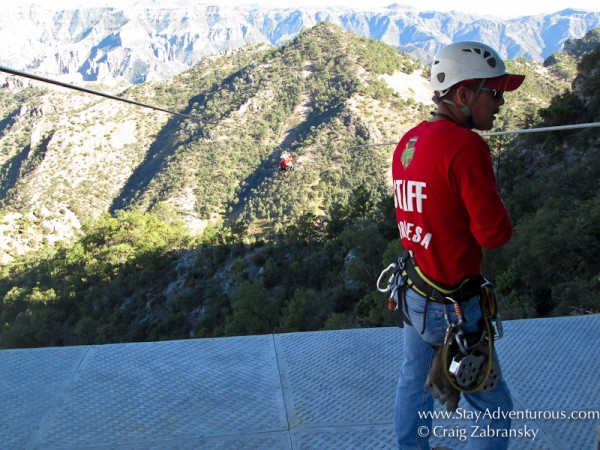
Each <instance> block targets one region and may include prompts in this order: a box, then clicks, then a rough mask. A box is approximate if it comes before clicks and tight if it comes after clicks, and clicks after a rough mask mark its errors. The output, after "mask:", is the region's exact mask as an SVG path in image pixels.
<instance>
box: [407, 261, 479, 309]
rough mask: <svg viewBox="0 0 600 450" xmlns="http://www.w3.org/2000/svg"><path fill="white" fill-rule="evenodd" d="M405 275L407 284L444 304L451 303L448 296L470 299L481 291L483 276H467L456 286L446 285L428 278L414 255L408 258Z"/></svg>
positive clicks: (455, 298)
mask: <svg viewBox="0 0 600 450" xmlns="http://www.w3.org/2000/svg"><path fill="white" fill-rule="evenodd" d="M403 275H405V276H406V284H407V285H408V286H409V287H410V288H411V289H413V290H414V291H416V292H417V293H419V294H420V295H422V296H423V297H425V298H428V299H429V300H431V301H434V302H437V303H443V304H449V303H451V302H450V301H449V300H448V299H447V298H446V297H451V298H453V299H454V300H456V301H457V302H463V301H467V300H470V299H471V298H473V297H474V296H476V295H479V294H480V293H481V284H482V280H483V277H481V276H479V277H475V278H465V279H464V280H463V281H461V282H460V283H459V284H458V285H457V286H455V287H448V286H444V285H442V284H440V283H437V282H435V281H433V280H431V279H430V278H428V277H427V276H426V275H425V274H424V273H423V272H422V271H421V269H420V268H419V266H417V263H416V261H415V258H414V257H410V258H408V259H407V260H406V264H405V265H404V269H403Z"/></svg>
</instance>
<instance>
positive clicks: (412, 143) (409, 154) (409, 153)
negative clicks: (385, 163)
mask: <svg viewBox="0 0 600 450" xmlns="http://www.w3.org/2000/svg"><path fill="white" fill-rule="evenodd" d="M418 139H419V138H416V137H414V138H411V139H410V140H409V141H408V142H407V143H406V147H404V150H403V151H402V157H401V158H400V160H401V161H402V167H404V169H405V170H406V168H407V167H408V165H409V164H410V162H411V161H412V159H413V156H414V155H415V147H416V145H417V140H418Z"/></svg>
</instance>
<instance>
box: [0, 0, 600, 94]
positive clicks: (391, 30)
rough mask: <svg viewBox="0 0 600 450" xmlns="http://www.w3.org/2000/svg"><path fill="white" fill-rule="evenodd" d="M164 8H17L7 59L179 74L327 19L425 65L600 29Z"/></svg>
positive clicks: (412, 15) (538, 45) (102, 75)
mask: <svg viewBox="0 0 600 450" xmlns="http://www.w3.org/2000/svg"><path fill="white" fill-rule="evenodd" d="M161 5H166V6H160V7H157V6H154V4H153V3H148V4H144V3H143V2H137V3H136V6H130V7H127V6H126V7H123V8H121V7H102V8H81V9H69V10H58V11H57V10H51V9H46V8H44V7H39V8H32V7H31V6H27V7H24V6H20V7H15V8H13V9H12V10H8V11H5V12H3V14H2V16H1V17H0V38H2V42H3V45H2V46H1V47H0V64H1V65H4V66H8V67H11V68H15V69H19V70H29V71H33V72H35V73H38V74H51V75H61V76H64V77H66V78H71V79H73V80H74V81H103V82H111V81H114V80H121V79H125V80H127V81H129V82H131V83H136V84H137V83H142V82H145V81H152V80H164V79H167V78H170V77H171V76H173V75H175V74H178V73H181V72H182V71H184V70H185V69H186V68H188V67H190V66H193V65H194V64H195V63H197V62H198V61H199V60H200V59H201V58H202V57H204V56H208V55H213V54H218V53H222V52H225V51H227V50H230V49H237V48H240V47H242V46H245V45H254V44H259V43H267V44H273V45H281V44H283V43H284V42H286V41H288V40H289V39H291V38H294V37H295V36H297V35H298V34H299V33H300V32H301V31H302V30H304V29H307V28H309V27H312V26H314V25H315V24H317V23H318V22H321V21H328V22H332V23H334V24H337V25H339V26H341V27H343V28H345V29H347V30H349V31H352V32H354V33H356V34H359V35H362V36H367V37H370V38H374V39H378V40H381V41H383V42H385V43H387V44H390V45H392V46H394V47H396V48H398V49H399V50H402V51H405V52H407V53H409V54H411V55H412V56H414V57H417V58H419V59H421V60H422V61H423V62H428V60H429V59H430V58H431V55H432V54H433V53H435V51H436V50H438V49H439V48H440V46H442V45H445V44H447V43H449V42H452V41H455V40H461V39H462V40H464V39H470V40H481V41H483V42H486V43H489V44H490V45H492V46H494V47H496V48H497V49H498V50H499V51H500V52H501V53H502V54H503V56H505V57H507V58H509V59H514V58H517V57H525V58H528V59H532V60H534V61H536V62H540V61H542V60H543V59H545V58H546V57H548V56H549V55H550V54H552V53H553V52H555V51H559V50H560V49H561V48H562V45H563V43H564V42H565V41H566V40H568V39H572V38H581V37H582V36H583V35H585V33H586V32H587V31H589V30H591V29H594V28H596V27H598V26H600V12H586V11H578V10H573V9H567V10H564V11H560V12H557V13H554V14H549V15H539V16H526V17H520V18H516V19H510V20H506V19H504V18H494V17H489V16H485V17H483V16H478V15H475V14H464V13H438V12H423V11H418V10H416V9H414V8H409V7H404V6H399V5H391V6H389V7H386V8H375V9H372V10H365V9H363V10H352V9H348V8H344V7H328V8H315V7H305V8H304V7H301V8H297V9H295V8H285V9H284V8H279V9H267V8H264V7H259V6H255V5H248V6H240V7H230V6H206V5H196V6H179V5H177V4H173V6H171V5H168V4H167V3H163V2H161Z"/></svg>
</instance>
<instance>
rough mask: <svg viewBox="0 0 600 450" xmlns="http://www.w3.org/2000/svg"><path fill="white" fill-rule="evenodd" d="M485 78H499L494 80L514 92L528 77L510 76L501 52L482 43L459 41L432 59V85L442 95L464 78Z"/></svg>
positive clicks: (503, 87)
mask: <svg viewBox="0 0 600 450" xmlns="http://www.w3.org/2000/svg"><path fill="white" fill-rule="evenodd" d="M498 77H502V78H498ZM484 78H498V80H494V81H497V82H498V83H497V84H500V85H501V88H502V89H501V90H504V91H512V90H514V89H517V88H518V87H519V86H520V85H521V83H522V82H523V79H524V78H525V77H524V76H523V75H509V74H508V72H507V71H506V67H505V65H504V61H502V58H501V57H500V55H499V54H498V52H497V51H496V50H494V49H493V48H492V47H490V46H489V45H486V44H482V43H481V42H474V41H464V42H456V43H454V44H450V45H448V46H446V47H444V48H443V49H441V50H440V51H439V52H438V53H437V54H436V55H435V56H434V58H433V64H432V66H431V86H432V87H433V90H434V91H436V92H437V93H438V96H440V97H442V96H444V95H445V94H446V93H447V92H448V90H449V89H450V88H451V87H452V86H454V85H455V84H457V83H460V82H461V81H466V80H481V79H484ZM494 84H496V83H494Z"/></svg>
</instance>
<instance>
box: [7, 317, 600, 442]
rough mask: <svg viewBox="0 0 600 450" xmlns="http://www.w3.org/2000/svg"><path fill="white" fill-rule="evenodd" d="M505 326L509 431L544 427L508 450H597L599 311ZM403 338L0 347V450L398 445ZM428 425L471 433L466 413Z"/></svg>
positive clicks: (396, 334)
mask: <svg viewBox="0 0 600 450" xmlns="http://www.w3.org/2000/svg"><path fill="white" fill-rule="evenodd" d="M504 325H505V326H504V328H505V337H504V338H503V339H502V340H500V341H498V343H497V349H498V352H499V355H500V360H501V363H502V366H503V370H504V373H505V376H506V379H507V381H508V383H509V385H510V387H511V391H512V394H513V398H514V404H515V411H519V412H520V413H521V414H522V416H521V418H518V419H517V420H513V430H515V432H517V431H518V430H521V431H522V432H523V431H524V430H526V429H528V430H530V431H529V432H530V433H531V432H532V431H531V430H536V438H535V439H532V437H531V435H530V436H521V437H514V438H512V439H511V442H510V448H511V449H552V450H563V449H564V450H576V449H584V450H588V449H591V448H594V447H595V446H596V444H595V442H596V428H597V427H598V425H600V419H599V418H598V414H600V377H599V376H598V372H599V367H600V315H595V316H579V317H564V318H554V319H535V320H519V321H507V322H505V324H504ZM402 339H403V332H402V330H401V329H397V328H378V329H360V330H344V331H332V332H312V333H292V334H277V335H265V336H248V337H233V338H221V339H198V340H182V341H168V342H151V343H135V344H118V345H102V346H85V347H83V346H82V347H65V348H42V349H24V350H2V351H0V417H1V418H2V419H1V420H0V448H2V449H61V450H63V449H165V450H166V449H173V450H175V449H252V450H255V449H282V450H283V449H315V450H323V449H336V450H337V449H391V448H393V447H394V431H393V424H392V415H393V402H394V393H395V388H396V382H397V377H398V371H399V366H400V363H401V360H402ZM460 406H461V407H466V405H463V404H462V403H461V405H460ZM438 410H439V411H441V409H438ZM588 411H591V412H592V413H591V415H592V416H593V415H595V417H591V418H586V419H580V420H576V419H573V418H569V417H570V416H571V414H572V413H576V414H580V412H588ZM553 415H554V417H556V416H559V415H566V416H567V418H562V417H559V418H553V417H552V416H553ZM434 425H435V426H437V427H438V428H437V429H438V430H461V429H464V430H465V432H466V433H467V434H469V433H470V432H471V431H470V430H471V428H470V426H471V423H470V422H468V421H467V420H465V419H462V418H454V419H453V420H436V421H434ZM438 434H439V433H438ZM432 444H435V445H446V446H449V447H451V448H453V449H461V448H464V447H465V443H464V442H463V441H462V440H460V439H459V438H458V437H457V436H456V435H455V436H454V437H448V436H447V437H445V438H436V439H433V440H432Z"/></svg>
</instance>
